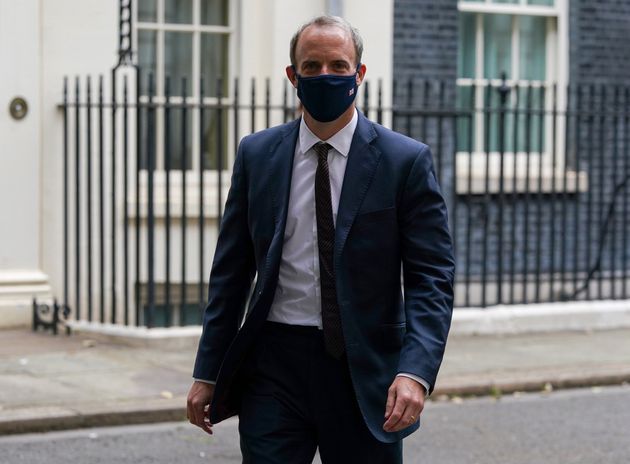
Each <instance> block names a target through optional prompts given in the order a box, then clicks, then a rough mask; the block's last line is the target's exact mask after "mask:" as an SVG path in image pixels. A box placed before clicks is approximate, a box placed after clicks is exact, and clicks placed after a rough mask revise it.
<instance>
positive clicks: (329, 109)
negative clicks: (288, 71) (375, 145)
mask: <svg viewBox="0 0 630 464" xmlns="http://www.w3.org/2000/svg"><path fill="white" fill-rule="evenodd" d="M360 67H361V63H359V64H358V65H357V70H356V72H359V68H360ZM293 69H294V70H295V67H294V68H293ZM295 75H296V77H297V81H298V87H297V95H298V98H299V99H300V101H301V102H302V104H303V105H304V108H306V111H308V113H309V114H310V115H311V116H313V118H315V120H316V121H319V122H330V121H334V120H335V119H337V118H338V117H339V116H341V115H342V114H343V112H344V111H346V110H347V109H348V107H349V106H350V105H352V103H353V102H354V99H355V97H356V96H357V89H358V87H359V86H358V85H357V78H356V73H355V74H352V75H351V76H339V75H336V74H322V75H320V76H314V77H302V76H300V75H299V74H298V73H297V72H296V73H295Z"/></svg>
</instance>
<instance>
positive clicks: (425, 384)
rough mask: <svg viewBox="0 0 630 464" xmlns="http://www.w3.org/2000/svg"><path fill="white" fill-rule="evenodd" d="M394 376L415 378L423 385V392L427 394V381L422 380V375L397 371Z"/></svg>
mask: <svg viewBox="0 0 630 464" xmlns="http://www.w3.org/2000/svg"><path fill="white" fill-rule="evenodd" d="M396 377H407V378H409V379H412V380H415V381H416V382H418V383H419V384H420V385H422V386H423V387H424V390H425V393H426V394H427V396H429V390H430V388H429V382H427V381H426V380H424V379H423V378H422V377H418V376H417V375H413V374H409V373H408V372H399V373H398V374H396Z"/></svg>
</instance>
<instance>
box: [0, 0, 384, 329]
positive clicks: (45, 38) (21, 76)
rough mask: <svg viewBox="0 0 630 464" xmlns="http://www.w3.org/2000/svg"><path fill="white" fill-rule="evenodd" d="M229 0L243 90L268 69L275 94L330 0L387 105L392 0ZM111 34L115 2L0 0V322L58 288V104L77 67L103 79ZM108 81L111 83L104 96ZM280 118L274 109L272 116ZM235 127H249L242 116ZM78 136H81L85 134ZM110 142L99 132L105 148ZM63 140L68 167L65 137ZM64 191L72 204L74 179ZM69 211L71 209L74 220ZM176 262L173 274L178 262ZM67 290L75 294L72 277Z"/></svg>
mask: <svg viewBox="0 0 630 464" xmlns="http://www.w3.org/2000/svg"><path fill="white" fill-rule="evenodd" d="M233 2H234V3H233V8H232V11H233V12H235V17H234V21H233V24H232V25H233V27H234V35H233V40H232V47H231V58H230V63H231V70H232V71H231V74H232V76H238V77H239V78H240V81H241V87H242V89H241V92H242V93H241V94H242V95H245V94H247V93H248V92H249V84H250V82H251V78H252V77H256V78H257V79H258V90H259V92H261V93H259V95H262V90H263V88H264V79H266V78H269V79H270V80H271V88H272V94H273V99H274V101H275V102H279V99H280V98H281V95H280V94H279V92H278V90H279V89H281V88H282V85H283V82H284V80H285V75H284V68H285V66H286V65H287V64H288V63H289V56H288V55H289V51H288V49H289V40H290V38H291V36H292V34H293V33H294V31H295V30H296V29H297V27H299V25H301V24H302V23H303V22H305V21H307V20H308V19H310V18H312V17H313V16H316V15H318V14H321V13H324V12H326V11H327V9H329V8H331V5H333V4H334V5H335V8H340V9H341V10H342V12H343V15H344V16H345V17H346V18H347V19H348V20H349V21H350V22H351V23H352V24H353V25H355V26H356V27H357V28H358V29H359V30H360V31H361V33H362V35H363V37H364V41H365V53H364V59H363V61H364V62H365V63H366V64H367V67H368V78H369V79H370V80H372V81H374V82H375V81H376V80H377V79H383V81H384V83H385V90H386V91H385V93H384V96H385V98H386V100H385V104H388V103H389V93H390V92H389V90H388V89H389V87H388V85H389V81H390V79H391V75H392V69H391V61H392V22H393V18H392V14H393V13H392V8H393V7H392V5H393V1H392V0H386V1H382V0H364V1H359V0H345V1H336V2H330V1H326V0H309V1H300V2H296V1H293V0H233ZM117 34H118V2H116V1H102V0H20V1H15V0H0V62H1V63H10V66H6V67H4V68H3V72H2V73H0V162H1V169H0V214H2V217H3V220H4V223H5V224H6V225H7V226H4V227H2V228H0V244H2V245H1V246H0V326H6V325H15V324H27V323H28V322H29V321H30V301H31V298H32V297H33V296H37V297H38V298H40V299H46V298H49V297H51V296H53V295H54V296H57V297H61V296H62V292H63V274H62V270H63V235H62V231H63V209H62V198H63V197H62V195H63V183H62V180H63V150H62V147H63V117H62V112H61V109H60V107H59V104H60V103H61V102H62V98H63V94H62V84H63V78H64V76H68V77H69V78H70V90H71V92H74V79H75V77H76V76H79V77H80V78H81V87H80V88H81V92H82V94H84V92H85V76H87V75H92V76H93V79H94V81H93V83H94V82H95V81H96V79H97V77H98V75H99V74H104V75H105V79H106V82H108V78H109V72H110V70H111V68H112V66H113V65H114V64H115V63H116V61H117V45H118V43H117V40H118V37H117ZM108 89H109V85H108V86H107V89H106V95H108ZM17 95H20V96H23V97H25V98H26V99H27V101H28V103H29V108H30V110H29V114H28V116H27V117H26V118H25V119H24V120H22V121H14V120H12V119H11V118H10V117H9V115H8V111H7V108H8V103H9V101H10V99H11V98H13V96H17ZM259 101H261V102H262V98H261V99H260V100H259ZM244 118H246V116H244ZM261 118H262V114H261ZM277 122H280V121H279V117H278V118H276V119H274V120H273V121H272V123H277ZM242 127H249V126H248V125H246V124H245V123H243V125H242ZM261 127H262V124H259V125H258V128H261ZM82 138H83V142H82V143H85V142H84V141H85V134H82ZM108 144H109V142H108V141H106V152H109V149H110V148H109V146H108ZM70 148H71V151H70V155H71V158H70V168H71V169H72V165H73V156H74V151H73V141H72V139H71V140H70ZM227 179H229V176H226V181H227ZM108 191H109V186H107V187H106V192H108ZM69 193H70V198H69V200H70V205H73V201H74V192H73V190H72V187H70V191H69ZM224 198H225V197H224ZM72 217H73V212H72V211H71V212H70V220H71V225H72ZM193 222H194V220H192V219H191V226H192V227H191V229H190V232H189V233H190V234H191V238H190V239H189V240H190V243H192V242H193V240H194V238H195V234H196V233H197V232H196V230H195V228H194V227H195V226H194V224H193ZM212 222H213V221H212V220H211V221H210V222H209V228H211V229H212V231H210V230H209V231H208V233H209V237H210V241H208V242H206V251H205V253H204V254H206V255H208V258H207V260H206V262H207V263H208V267H209V265H210V263H211V261H212V253H213V246H214V243H213V240H214V238H215V232H214V227H213V226H212ZM71 233H72V227H71ZM161 234H162V231H158V232H157V235H158V237H160V236H161ZM84 251H85V249H84V248H82V252H83V253H84ZM191 252H192V253H193V254H194V252H195V250H191ZM84 256H85V254H84ZM71 257H72V254H71ZM71 259H72V258H71ZM159 259H162V258H159ZM176 265H177V264H176ZM189 266H190V269H188V275H189V276H191V277H192V276H196V275H198V268H197V267H196V266H197V261H196V260H189ZM173 271H174V274H177V273H178V271H179V270H178V269H176V268H175V269H173ZM157 272H158V275H159V273H160V272H161V271H160V270H159V269H158V270H157ZM82 278H85V277H82ZM109 285H110V284H109V283H108V286H109ZM70 291H71V294H72V286H71V288H70ZM108 291H109V289H108Z"/></svg>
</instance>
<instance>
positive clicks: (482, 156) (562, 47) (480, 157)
mask: <svg viewBox="0 0 630 464" xmlns="http://www.w3.org/2000/svg"><path fill="white" fill-rule="evenodd" d="M568 2H569V0H555V4H554V6H546V5H528V4H527V0H519V2H518V3H494V2H492V0H477V1H464V0H460V1H459V2H458V5H457V7H458V14H460V15H461V14H463V13H470V14H475V18H476V22H475V34H476V37H475V43H476V49H475V54H476V56H475V72H474V75H475V77H473V78H463V77H459V75H458V77H457V81H456V85H457V87H458V88H459V87H465V86H471V85H472V84H475V91H476V94H475V116H474V120H475V128H474V145H473V151H472V153H470V152H467V151H466V152H461V151H458V152H457V154H456V156H457V192H458V193H481V192H485V177H486V172H485V171H486V163H487V162H488V166H489V168H490V172H489V173H488V175H489V177H490V182H489V185H490V189H491V192H492V191H494V189H497V190H498V184H499V182H498V178H499V177H500V174H499V171H500V164H501V155H500V153H499V152H496V151H489V152H488V151H486V150H485V149H484V146H483V143H484V121H483V119H484V117H485V116H484V114H483V113H482V111H480V110H481V109H482V107H480V106H481V105H480V103H481V102H483V96H484V92H485V86H486V85H487V84H488V83H491V84H492V85H493V86H498V85H500V84H501V80H500V79H486V78H484V77H483V75H484V69H483V68H484V62H483V55H484V52H485V51H484V26H483V21H484V16H485V15H489V14H502V15H510V16H512V44H511V45H512V63H511V70H510V71H511V76H512V77H511V78H510V79H507V80H506V83H507V84H508V85H509V86H510V87H513V86H514V85H515V84H517V83H518V85H519V86H521V87H523V86H524V85H529V84H530V83H532V85H533V87H534V88H535V87H541V86H544V87H545V88H546V94H547V97H546V98H545V111H546V112H548V113H551V112H552V110H553V99H552V98H551V95H552V93H553V85H554V84H556V85H557V108H558V112H559V113H562V112H564V109H565V108H566V92H565V90H564V89H566V86H567V84H568V56H569V47H568V34H569V30H568V20H569V18H568V15H569V3H568ZM522 16H542V17H546V18H547V40H546V63H545V64H546V66H545V74H546V75H545V79H544V80H542V81H530V80H524V79H516V76H518V74H519V73H518V71H519V66H520V63H519V62H520V52H519V39H520V38H519V34H518V27H517V21H518V18H519V17H522ZM552 124H553V121H552V118H550V117H545V121H544V131H545V133H546V134H551V133H552ZM564 128H565V118H564V117H558V118H557V120H556V134H563V133H564ZM552 143H553V142H552V140H551V137H548V136H547V137H545V141H544V148H543V150H542V153H540V152H533V151H532V152H530V153H529V154H528V153H524V152H520V151H519V152H517V153H516V154H515V153H514V152H512V151H511V150H508V151H506V152H505V153H504V154H503V161H504V163H503V164H504V169H505V168H507V171H504V180H510V182H504V186H505V187H508V188H511V185H512V182H511V180H512V179H513V177H514V173H512V172H511V171H510V169H511V167H512V166H513V162H514V157H515V156H516V158H517V159H516V161H517V162H518V164H519V165H523V164H524V162H525V160H526V158H527V157H528V156H529V159H530V163H531V165H532V166H534V168H532V169H531V170H530V173H529V177H530V182H529V185H525V181H524V179H521V178H520V177H521V176H519V175H518V174H516V176H517V182H516V185H517V187H516V188H517V190H518V191H527V190H528V191H536V190H537V188H538V185H539V184H538V180H539V178H540V176H542V177H543V178H544V179H543V182H542V185H543V189H549V187H545V186H548V185H552V184H553V182H551V179H552V178H553V177H555V178H556V182H555V183H556V184H558V182H557V181H558V180H559V179H561V178H562V176H563V173H564V169H565V164H566V163H565V159H564V148H565V140H564V138H563V137H561V136H557V137H556V140H555V147H554V146H553V144H552ZM554 148H555V153H556V156H555V169H554V160H553V156H552V153H553V152H554ZM471 157H472V160H471V159H470V158H471ZM488 157H489V158H490V159H489V160H488ZM539 163H541V165H542V170H541V171H539V170H538V168H537V167H538V166H539ZM506 172H507V173H506ZM469 175H470V176H471V177H472V191H470V192H469V191H468V182H467V179H468V176H469ZM569 179H570V180H571V179H573V181H570V182H569V185H568V186H567V189H568V190H569V191H584V190H585V189H586V188H587V179H586V175H585V173H575V172H570V173H569ZM493 186H494V187H493Z"/></svg>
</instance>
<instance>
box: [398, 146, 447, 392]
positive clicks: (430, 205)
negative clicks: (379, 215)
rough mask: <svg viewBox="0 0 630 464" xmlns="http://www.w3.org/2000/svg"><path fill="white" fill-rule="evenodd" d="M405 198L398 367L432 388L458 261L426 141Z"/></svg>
mask: <svg viewBox="0 0 630 464" xmlns="http://www.w3.org/2000/svg"><path fill="white" fill-rule="evenodd" d="M401 201H402V204H401V209H400V234H401V252H402V263H403V282H404V297H405V298H404V300H405V316H406V321H407V327H406V333H405V338H404V340H403V346H402V350H401V354H400V360H399V365H398V372H406V373H411V374H414V375H416V376H418V377H421V378H423V379H425V380H426V381H427V382H429V384H430V392H431V391H433V388H434V386H435V380H436V377H437V373H438V370H439V368H440V364H441V362H442V358H443V356H444V349H445V347H446V339H447V336H448V331H449V328H450V324H451V317H452V312H453V280H454V274H455V260H454V257H453V249H452V240H451V236H450V233H449V230H448V214H447V211H446V204H445V201H444V198H443V197H442V194H441V193H440V188H439V186H438V183H437V178H436V176H435V172H434V169H433V162H432V156H431V152H430V150H429V148H428V147H427V146H423V147H422V148H421V150H420V151H419V153H418V154H417V156H416V159H415V161H414V163H413V166H412V168H411V171H410V173H409V176H408V178H407V181H406V183H405V188H404V192H403V195H402V199H401Z"/></svg>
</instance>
